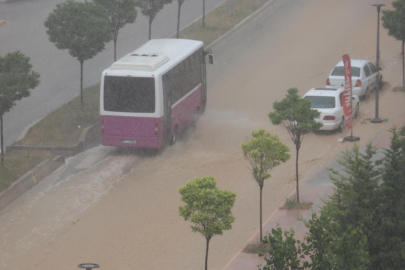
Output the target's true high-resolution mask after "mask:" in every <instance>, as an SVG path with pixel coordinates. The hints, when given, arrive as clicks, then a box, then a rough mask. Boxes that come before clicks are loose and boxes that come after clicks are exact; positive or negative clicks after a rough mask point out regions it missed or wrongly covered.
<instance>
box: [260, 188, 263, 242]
mask: <svg viewBox="0 0 405 270" xmlns="http://www.w3.org/2000/svg"><path fill="white" fill-rule="evenodd" d="M262 191H263V186H260V243H263V226H262V224H263V221H262V193H263V192H262Z"/></svg>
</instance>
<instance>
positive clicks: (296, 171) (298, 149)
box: [295, 145, 300, 203]
mask: <svg viewBox="0 0 405 270" xmlns="http://www.w3.org/2000/svg"><path fill="white" fill-rule="evenodd" d="M295 149H296V150H297V156H296V158H295V179H296V182H297V203H299V202H300V193H299V187H298V155H299V152H300V147H299V146H298V145H296V147H295Z"/></svg>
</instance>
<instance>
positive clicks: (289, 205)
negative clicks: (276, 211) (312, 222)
mask: <svg viewBox="0 0 405 270" xmlns="http://www.w3.org/2000/svg"><path fill="white" fill-rule="evenodd" d="M312 204H313V203H312V202H297V197H296V196H295V195H293V196H292V197H290V198H287V199H286V200H285V204H284V205H283V206H282V207H281V209H288V210H290V209H298V210H306V209H310V208H311V206H312Z"/></svg>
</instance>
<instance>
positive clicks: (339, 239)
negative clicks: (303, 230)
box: [302, 203, 369, 270]
mask: <svg viewBox="0 0 405 270" xmlns="http://www.w3.org/2000/svg"><path fill="white" fill-rule="evenodd" d="M333 211H334V209H333V205H332V204H331V203H326V204H325V205H324V206H323V207H322V209H321V211H320V215H319V217H318V215H317V214H316V213H313V214H312V217H311V219H310V220H308V221H307V222H305V226H306V227H307V228H308V233H307V234H306V235H305V236H304V242H303V243H302V251H303V253H304V254H305V255H306V256H308V257H309V259H310V260H307V261H305V262H304V264H303V265H304V267H305V269H312V270H332V269H367V266H368V263H369V255H368V252H367V237H366V236H365V235H364V233H363V231H362V230H361V229H360V228H358V227H355V226H352V225H350V226H348V227H347V228H346V229H345V230H342V228H341V226H340V224H339V223H338V222H336V221H334V220H333V216H334V212H333Z"/></svg>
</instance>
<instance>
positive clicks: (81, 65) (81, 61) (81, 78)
mask: <svg viewBox="0 0 405 270" xmlns="http://www.w3.org/2000/svg"><path fill="white" fill-rule="evenodd" d="M79 61H80V104H81V106H82V109H83V62H84V60H79Z"/></svg>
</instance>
